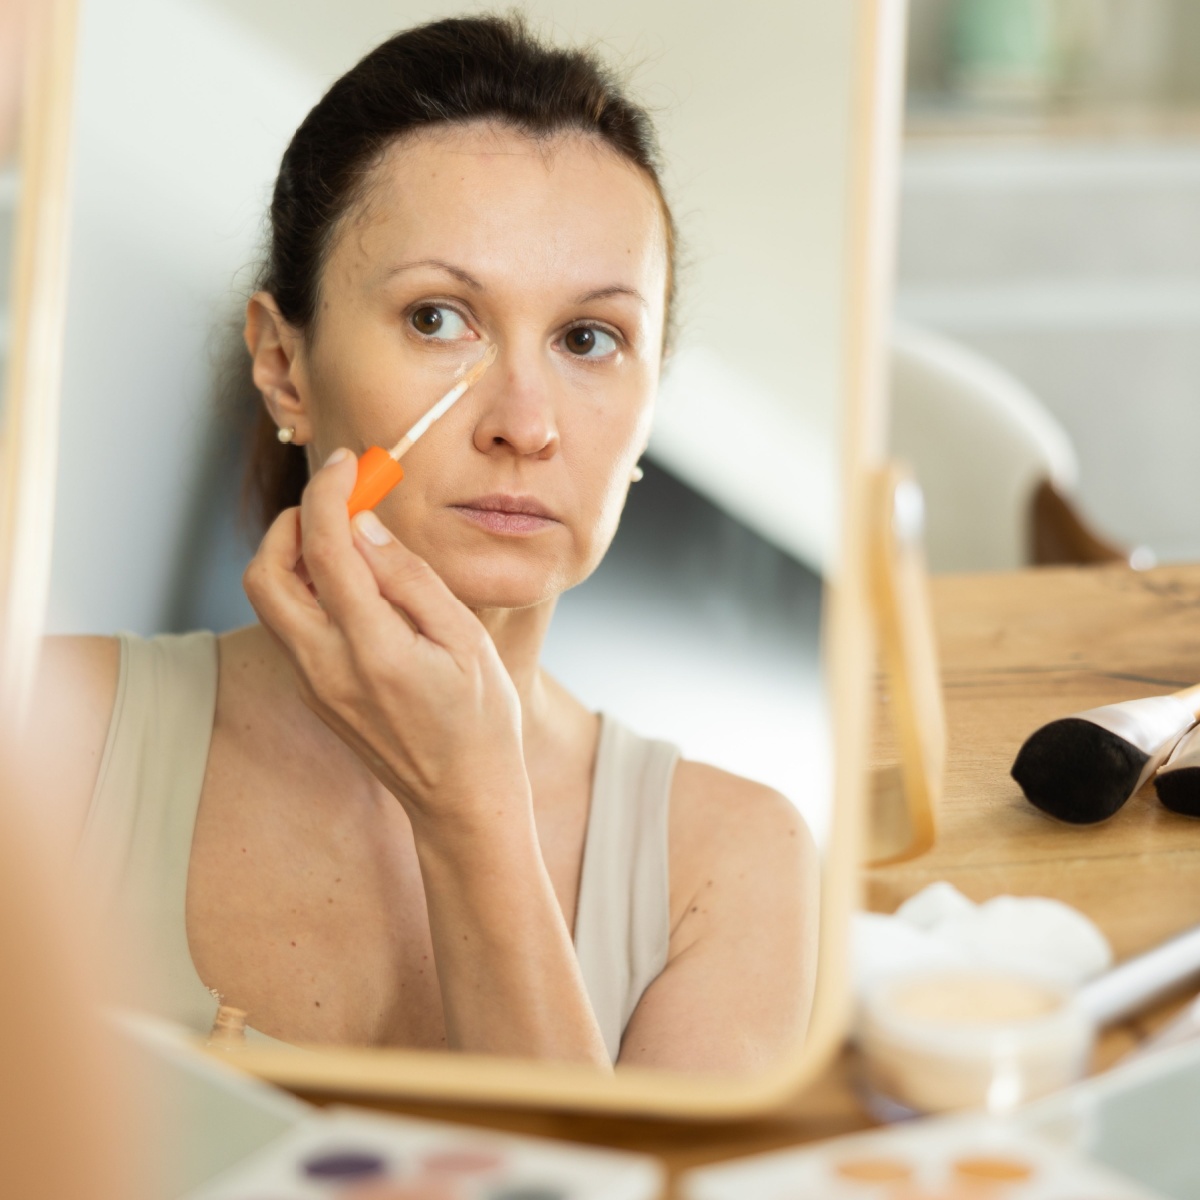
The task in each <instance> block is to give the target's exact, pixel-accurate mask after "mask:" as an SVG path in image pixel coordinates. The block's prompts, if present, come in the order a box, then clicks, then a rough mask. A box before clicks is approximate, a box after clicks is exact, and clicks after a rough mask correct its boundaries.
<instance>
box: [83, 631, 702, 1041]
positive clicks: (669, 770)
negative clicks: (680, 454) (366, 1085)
mask: <svg viewBox="0 0 1200 1200" xmlns="http://www.w3.org/2000/svg"><path fill="white" fill-rule="evenodd" d="M119 638H120V646H121V655H120V662H121V666H120V673H119V676H118V682H117V695H116V704H115V706H114V708H113V715H112V721H111V723H110V725H109V730H108V739H107V741H106V743H105V747H104V757H103V759H102V761H101V764H100V773H99V777H98V779H97V781H96V790H95V792H94V794H93V797H92V804H91V807H90V809H89V811H88V816H87V821H86V823H85V825H84V831H83V837H82V839H81V842H80V858H81V862H80V866H81V870H82V871H83V872H84V873H85V877H86V879H87V882H88V891H89V895H90V896H91V897H93V898H94V902H95V903H96V904H97V905H98V906H99V911H100V915H101V917H102V919H103V921H104V922H105V923H106V924H109V923H111V925H112V927H113V929H114V932H115V933H117V935H118V936H121V937H124V938H126V939H131V940H132V945H133V947H134V949H135V951H136V957H137V959H138V961H140V962H143V963H145V964H146V967H147V968H148V971H147V972H146V976H145V978H139V979H138V980H137V982H136V984H131V987H130V989H129V992H128V993H127V994H125V995H124V996H122V997H121V999H122V1000H123V1001H124V1002H126V1003H128V1004H130V1005H131V1006H134V1007H137V1008H139V1009H144V1010H148V1011H151V1012H154V1013H156V1014H158V1015H160V1016H164V1017H167V1018H169V1019H171V1020H174V1021H178V1022H179V1023H181V1024H183V1025H186V1026H188V1027H190V1028H192V1029H194V1030H196V1031H197V1032H200V1033H207V1032H208V1030H209V1029H211V1027H212V1022H213V1018H214V1016H215V1015H216V1010H217V999H216V997H215V996H214V995H213V994H212V993H211V992H210V991H209V990H208V989H207V988H206V987H205V986H204V983H203V982H202V981H201V979H200V976H199V974H198V973H197V971H196V967H195V964H194V963H193V962H192V956H191V952H190V950H189V947H188V943H187V926H186V922H185V901H186V895H187V877H188V864H189V861H190V859H191V849H192V831H193V829H194V828H195V824H196V810H197V807H198V805H199V802H200V791H201V787H202V786H203V783H204V771H205V766H206V764H207V761H208V747H209V742H210V741H211V739H212V729H213V718H214V715H215V711H216V700H217V643H216V637H215V636H214V635H213V634H211V633H189V634H182V635H164V636H160V637H155V638H151V639H148V640H143V639H142V638H138V637H135V636H133V635H131V634H120V635H119ZM678 757H679V752H678V750H677V749H676V748H675V747H674V746H671V745H669V744H668V743H666V742H656V741H650V740H647V739H645V738H641V737H638V736H637V735H636V734H634V733H631V732H630V731H629V730H627V729H625V728H623V727H622V726H621V725H619V724H618V723H617V722H616V721H614V720H613V719H612V718H611V717H608V716H605V715H602V716H601V726H600V742H599V746H598V747H597V751H596V763H595V770H594V774H593V778H592V796H591V806H590V810H589V813H588V822H587V833H586V835H585V841H584V849H583V868H582V874H581V876H580V881H579V899H578V904H577V911H576V916H575V931H574V941H575V953H576V955H577V956H578V959H579V966H580V970H581V972H582V975H583V981H584V984H585V986H586V987H587V991H588V996H589V997H590V999H591V1002H592V1008H593V1010H594V1011H595V1014H596V1019H597V1021H598V1022H599V1025H600V1030H601V1032H602V1033H603V1035H604V1042H605V1045H606V1046H607V1047H608V1052H609V1054H610V1055H611V1056H612V1057H613V1060H614V1061H615V1060H616V1057H617V1053H618V1051H619V1049H620V1045H621V1035H622V1033H623V1032H624V1030H625V1026H626V1024H627V1023H628V1021H629V1018H630V1016H631V1015H632V1014H633V1010H634V1008H635V1007H636V1005H637V1002H638V1000H639V999H640V998H641V995H642V993H643V992H644V991H645V989H646V987H647V986H648V985H649V984H650V983H651V981H652V980H654V979H655V978H656V977H657V976H658V974H659V973H660V972H661V971H662V969H663V967H664V966H665V965H666V961H667V945H668V940H669V936H670V906H669V893H668V871H667V809H668V797H669V794H670V789H671V778H672V775H673V773H674V770H675V763H676V761H677V760H678ZM250 1019H251V1021H253V1019H254V1014H253V1013H251V1014H250ZM249 1036H251V1037H252V1038H253V1039H254V1040H256V1041H260V1042H267V1041H271V1040H272V1039H270V1038H268V1037H267V1036H266V1035H265V1034H261V1033H258V1032H257V1031H255V1030H251V1031H250V1035H249Z"/></svg>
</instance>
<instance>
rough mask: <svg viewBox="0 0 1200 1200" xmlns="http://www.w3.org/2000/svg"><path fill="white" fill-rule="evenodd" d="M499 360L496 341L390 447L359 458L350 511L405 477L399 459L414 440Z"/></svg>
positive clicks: (359, 508)
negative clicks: (497, 358)
mask: <svg viewBox="0 0 1200 1200" xmlns="http://www.w3.org/2000/svg"><path fill="white" fill-rule="evenodd" d="M495 361H496V346H495V344H493V345H491V346H489V347H488V348H487V352H486V353H485V354H484V356H483V357H482V358H481V359H480V360H479V361H478V362H477V363H476V364H475V365H474V366H473V367H472V368H471V369H470V370H469V371H468V372H467V373H466V375H464V376H463V377H462V379H460V380H459V381H458V383H456V384H455V385H454V386H453V387H452V388H451V389H450V390H449V391H448V392H447V393H446V394H445V395H444V396H443V397H442V398H441V399H440V400H439V401H438V402H437V403H436V404H435V405H434V406H433V407H432V408H431V409H430V410H429V411H428V412H427V413H426V414H425V415H424V416H423V417H422V418H421V419H420V420H419V421H418V422H417V423H416V424H415V425H414V426H413V427H412V428H411V429H410V430H409V431H408V432H407V433H406V434H405V435H404V436H403V437H402V438H401V439H400V440H399V441H398V442H397V443H396V444H395V445H394V446H393V447H392V448H391V449H390V450H385V449H384V448H383V447H382V446H372V447H371V448H370V449H369V450H365V451H364V452H363V455H362V457H361V458H360V459H359V460H358V479H357V480H356V481H355V484H354V491H353V492H351V493H350V501H349V504H348V507H349V509H350V515H351V516H354V515H355V514H356V513H360V512H363V511H364V510H365V509H368V508H374V507H375V505H377V504H378V503H379V502H380V500H382V499H383V498H384V496H386V495H387V494H388V492H390V491H391V490H392V488H394V487H395V486H396V484H398V483H399V482H400V480H402V479H403V478H404V468H403V467H402V466H401V465H400V460H401V459H402V458H403V457H404V456H405V454H407V453H408V451H409V450H410V449H412V445H413V443H414V442H415V441H416V440H417V439H418V438H419V437H420V436H421V435H422V434H423V433H424V432H425V431H426V430H427V429H428V428H429V427H430V425H432V424H433V423H434V421H436V420H437V419H438V417H442V416H445V414H446V413H448V412H449V411H450V409H451V408H453V407H454V405H455V404H456V403H457V402H458V401H459V399H461V397H462V396H463V395H464V394H465V393H466V391H467V389H468V388H469V387H471V385H472V384H475V383H478V382H479V380H480V379H481V378H482V377H483V373H484V371H486V370H487V369H488V367H490V366H491V365H492V363H493V362H495Z"/></svg>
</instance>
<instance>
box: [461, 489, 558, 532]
mask: <svg viewBox="0 0 1200 1200" xmlns="http://www.w3.org/2000/svg"><path fill="white" fill-rule="evenodd" d="M450 507H451V508H452V509H454V511H455V512H457V513H461V514H462V515H463V516H464V517H466V519H467V520H468V521H470V522H471V523H472V524H474V525H478V526H479V527H480V528H482V529H486V530H488V531H489V532H491V533H508V534H524V533H539V532H541V531H542V530H543V529H549V528H550V526H551V525H557V524H559V522H558V521H557V520H556V519H555V517H554V516H553V514H552V513H551V512H550V510H549V509H548V508H547V507H546V506H545V505H544V504H542V503H540V502H539V501H538V500H535V499H534V498H533V497H532V496H504V495H493V496H477V497H476V498H475V499H474V500H465V501H463V502H462V503H461V504H452V505H450Z"/></svg>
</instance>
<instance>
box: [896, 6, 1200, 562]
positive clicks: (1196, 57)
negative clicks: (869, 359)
mask: <svg viewBox="0 0 1200 1200" xmlns="http://www.w3.org/2000/svg"><path fill="white" fill-rule="evenodd" d="M907 84H908V102H907V113H906V134H905V144H904V165H903V176H902V185H901V186H902V194H901V203H900V236H899V264H898V268H899V273H898V285H899V287H898V296H897V310H898V315H899V317H900V318H901V319H902V320H903V321H904V322H907V323H910V324H911V325H915V326H917V327H920V328H921V329H924V330H932V331H936V332H937V333H940V334H943V335H945V336H947V337H948V338H950V339H953V341H954V342H955V343H958V344H959V345H961V346H965V347H968V348H970V349H973V350H975V351H978V352H980V353H981V354H982V355H984V356H986V358H987V359H989V360H991V362H992V363H993V364H996V365H998V366H999V367H1001V368H1003V369H1004V370H1005V371H1007V372H1008V373H1009V374H1010V376H1011V377H1012V379H1013V380H1015V381H1016V382H1017V383H1018V384H1020V385H1023V386H1024V388H1025V389H1026V391H1027V393H1028V396H1027V397H1026V398H1029V397H1030V396H1031V397H1032V399H1033V400H1034V401H1036V403H1037V404H1038V406H1039V407H1040V409H1041V415H1043V416H1046V415H1048V416H1049V417H1050V418H1051V420H1052V422H1053V424H1049V425H1048V424H1047V423H1046V422H1044V421H1043V422H1041V423H1040V425H1039V434H1038V436H1039V437H1040V440H1041V443H1042V450H1041V453H1042V455H1043V457H1044V458H1045V459H1046V464H1045V469H1046V470H1047V471H1048V472H1049V473H1050V474H1052V475H1056V476H1057V478H1058V480H1059V486H1060V490H1061V491H1062V492H1064V493H1067V494H1068V495H1069V498H1070V499H1071V501H1072V503H1073V504H1074V506H1075V507H1076V509H1077V512H1078V513H1079V514H1080V515H1081V516H1082V517H1083V518H1084V519H1085V520H1086V521H1087V522H1088V523H1090V525H1091V526H1092V528H1093V530H1094V531H1095V532H1096V533H1098V534H1100V535H1101V536H1102V537H1103V538H1105V539H1107V540H1110V541H1114V542H1116V543H1117V544H1118V545H1119V546H1120V547H1122V548H1124V549H1126V550H1127V549H1131V548H1136V547H1138V546H1142V547H1144V548H1145V550H1143V552H1142V554H1141V555H1140V556H1139V557H1140V561H1141V562H1147V561H1149V557H1150V555H1149V554H1147V553H1146V552H1145V551H1146V550H1148V551H1149V552H1152V554H1153V555H1154V556H1157V558H1158V559H1159V560H1162V561H1166V560H1182V559H1195V558H1197V557H1200V471H1198V470H1197V469H1196V448H1197V446H1200V4H1197V3H1195V2H1194V0H911V9H910V29H909V55H908V78H907ZM906 411H907V410H906V409H904V399H903V397H902V398H901V411H900V418H901V421H903V419H904V414H905V412H906ZM909 415H910V416H911V415H912V414H909ZM932 416H933V414H928V413H927V414H924V417H925V419H926V420H927V421H928V420H929V419H931V417H932ZM952 417H953V414H952V413H951V414H949V416H946V415H945V414H943V418H944V419H943V421H942V423H943V424H947V423H949V422H950V420H951V418H952ZM1022 417H1023V418H1025V419H1027V423H1028V420H1030V419H1033V418H1032V417H1031V415H1030V412H1029V411H1027V410H1026V409H1023V410H1022ZM1055 427H1057V428H1055ZM926 432H927V431H926ZM1056 434H1061V435H1065V439H1066V443H1065V444H1064V442H1063V439H1062V438H1061V437H1058V438H1056V436H1055V435H1056ZM895 436H896V437H897V438H899V439H900V440H901V441H902V442H904V443H905V447H904V448H905V449H906V450H908V451H909V452H910V453H913V454H914V455H915V454H916V453H917V451H915V450H914V449H913V447H912V446H910V445H908V444H907V443H908V442H910V441H912V440H914V438H915V437H916V436H917V435H916V433H915V432H914V431H913V430H912V429H910V428H909V427H906V426H903V425H902V426H901V427H900V428H898V429H897V430H896V431H895ZM956 447H957V443H956V442H955V441H954V440H953V439H952V438H948V440H947V442H946V444H944V445H941V446H938V447H936V450H937V452H939V453H942V454H952V453H954V452H955V449H956ZM933 449H934V448H933V447H931V450H933ZM964 453H966V455H967V458H968V460H969V463H970V464H971V469H975V468H977V469H978V471H977V473H978V472H982V473H983V476H984V477H985V478H986V477H988V471H989V469H990V468H989V464H988V463H987V462H986V461H979V462H976V459H977V458H980V457H984V458H986V455H982V456H981V454H980V452H979V451H978V450H973V449H971V448H970V447H966V448H965V449H964ZM924 465H925V468H926V473H927V474H928V475H929V476H930V484H929V485H928V486H927V490H929V491H930V493H931V495H930V505H931V524H933V523H936V524H937V525H938V529H937V530H935V531H934V532H935V533H936V534H937V537H936V538H935V545H934V546H933V550H934V558H935V562H936V563H937V564H938V565H942V566H947V567H952V568H957V569H965V568H974V567H986V566H988V565H1003V564H1002V563H1000V562H995V563H989V562H988V561H987V556H988V553H989V551H988V547H987V546H977V547H975V548H974V549H973V548H972V547H971V546H970V545H969V544H967V542H968V540H969V539H968V531H967V530H961V529H960V530H958V531H957V535H958V540H959V543H960V544H958V545H954V544H951V543H953V541H954V538H953V537H952V536H951V534H952V533H954V530H953V514H952V513H950V514H948V513H946V512H935V511H933V509H934V501H935V498H937V499H941V492H940V490H939V489H940V487H941V478H940V472H941V471H943V470H944V469H945V468H944V467H939V466H938V464H936V463H935V462H925V463H924ZM989 486H991V487H992V490H993V491H994V490H996V484H995V483H994V482H991V481H989ZM960 490H961V494H962V496H963V500H962V503H964V504H968V505H969V504H971V503H976V504H982V500H979V499H976V500H973V499H972V496H971V487H970V484H969V481H967V480H965V479H964V480H963V481H962V486H961V489H960ZM934 493H937V496H936V497H935V495H934ZM947 503H948V500H945V499H943V500H942V508H943V509H944V508H945V506H946V504H947ZM984 540H985V541H986V540H987V539H986V537H985V538H984ZM1001 557H1003V555H1001ZM1012 565H1015V563H1014V564H1012Z"/></svg>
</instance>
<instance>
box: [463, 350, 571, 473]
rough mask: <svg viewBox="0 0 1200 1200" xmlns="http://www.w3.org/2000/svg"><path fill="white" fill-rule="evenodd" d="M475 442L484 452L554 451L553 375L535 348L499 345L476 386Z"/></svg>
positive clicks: (530, 454)
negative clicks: (526, 349)
mask: <svg viewBox="0 0 1200 1200" xmlns="http://www.w3.org/2000/svg"><path fill="white" fill-rule="evenodd" d="M480 393H481V399H482V401H483V407H482V409H481V411H480V414H479V419H478V420H477V421H476V423H475V435H474V439H475V447H476V449H477V450H480V451H482V452H483V453H485V454H496V453H502V454H505V453H507V454H512V455H514V456H519V457H521V458H539V459H540V458H552V457H553V456H554V455H555V453H557V451H558V426H557V423H556V421H555V412H554V402H553V399H554V381H553V379H552V377H551V372H550V368H549V364H546V363H543V362H541V361H540V360H539V356H538V355H537V354H536V352H526V353H522V352H521V351H520V350H516V349H513V350H505V349H501V351H500V356H499V358H498V359H497V361H496V364H495V366H494V367H493V368H492V370H491V371H489V372H488V376H487V378H486V380H484V381H483V386H481V387H480Z"/></svg>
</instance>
